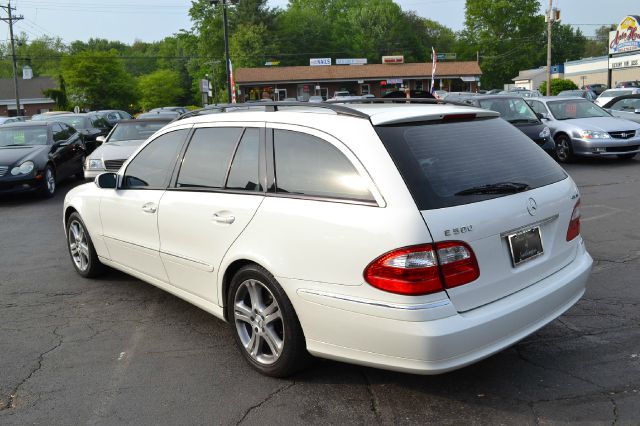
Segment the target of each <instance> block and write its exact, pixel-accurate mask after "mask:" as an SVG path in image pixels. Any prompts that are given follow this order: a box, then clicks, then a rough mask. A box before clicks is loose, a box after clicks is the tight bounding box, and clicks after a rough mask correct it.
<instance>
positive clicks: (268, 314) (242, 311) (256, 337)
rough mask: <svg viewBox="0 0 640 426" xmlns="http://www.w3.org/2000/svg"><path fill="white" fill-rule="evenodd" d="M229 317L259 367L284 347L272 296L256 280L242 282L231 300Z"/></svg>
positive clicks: (276, 305)
mask: <svg viewBox="0 0 640 426" xmlns="http://www.w3.org/2000/svg"><path fill="white" fill-rule="evenodd" d="M233 317H234V321H235V326H236V330H237V333H238V336H239V337H240V341H241V342H242V345H243V346H244V348H245V349H246V351H247V353H248V354H249V355H250V357H251V358H252V359H253V360H254V361H255V362H257V363H258V364H261V365H271V364H273V363H275V362H276V361H277V360H278V358H279V357H280V355H281V354H282V349H283V348H284V342H285V335H284V323H283V319H282V311H281V310H280V306H279V305H278V302H277V301H276V299H275V297H274V296H273V293H271V291H270V290H269V289H268V288H267V287H266V286H265V285H264V284H263V283H261V282H260V281H258V280H255V279H248V280H246V281H243V282H242V283H241V284H240V285H239V286H238V290H237V291H236V294H235V297H234V307H233Z"/></svg>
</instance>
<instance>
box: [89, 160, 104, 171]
mask: <svg viewBox="0 0 640 426" xmlns="http://www.w3.org/2000/svg"><path fill="white" fill-rule="evenodd" d="M103 169H104V164H103V163H102V160H101V159H99V158H98V159H97V160H96V159H91V158H89V159H88V160H87V170H103Z"/></svg>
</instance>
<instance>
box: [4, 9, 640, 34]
mask: <svg viewBox="0 0 640 426" xmlns="http://www.w3.org/2000/svg"><path fill="white" fill-rule="evenodd" d="M5 1H6V0H0V2H2V3H3V4H4V3H5ZM240 1H242V0H240ZM543 1H544V3H545V4H547V0H543ZM396 3H398V4H399V5H400V6H401V7H402V8H403V9H405V10H414V11H416V12H417V13H418V15H420V16H424V17H427V18H430V19H433V20H435V21H438V22H440V23H442V24H444V25H447V26H448V27H451V28H453V29H454V30H460V29H462V27H463V26H464V4H465V1H464V0H396ZM190 4H191V2H190V1H188V0H111V1H110V2H105V1H103V0H100V1H98V0H13V1H12V5H13V6H16V7H17V8H18V11H17V13H18V14H21V15H24V17H25V19H24V20H23V21H20V22H18V23H17V24H16V30H17V31H24V32H26V33H27V35H28V36H29V37H30V38H35V37H38V36H42V35H43V34H47V35H51V36H59V37H62V39H63V40H65V41H66V42H70V41H73V40H87V39H89V38H91V37H100V38H107V39H110V40H121V41H124V42H127V43H131V42H133V41H134V40H136V39H139V40H144V41H154V40H160V39H162V38H164V37H166V36H167V35H171V34H173V33H175V32H177V31H179V30H180V29H182V28H185V29H188V28H190V27H191V22H190V21H189V16H188V14H187V12H188V10H189V5H190ZM270 4H271V5H272V6H280V7H284V6H286V4H287V0H271V1H270ZM554 5H557V6H558V7H560V9H561V10H562V21H563V22H564V23H570V24H581V28H582V29H583V31H584V32H585V33H586V34H587V35H591V34H593V31H594V30H595V28H596V27H597V26H598V25H600V24H606V23H611V22H615V23H617V22H619V21H620V20H621V19H622V17H623V16H625V15H627V14H640V2H639V1H638V0H607V1H606V2H605V1H604V0H554ZM585 24H588V25H585ZM591 24H594V25H591ZM8 32H9V31H8V27H7V25H6V24H4V23H1V22H0V40H7V39H8V38H9V36H8Z"/></svg>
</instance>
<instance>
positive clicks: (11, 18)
mask: <svg viewBox="0 0 640 426" xmlns="http://www.w3.org/2000/svg"><path fill="white" fill-rule="evenodd" d="M0 8H2V9H4V10H6V11H7V15H9V17H8V18H0V21H4V22H7V23H8V24H9V34H10V37H11V56H12V57H13V84H14V85H15V89H16V116H18V117H19V116H20V115H21V114H20V89H18V66H17V64H16V46H15V40H14V39H13V23H14V22H15V21H20V20H22V19H24V17H23V16H22V15H20V16H12V15H11V11H12V10H16V8H15V7H11V1H9V2H8V3H7V5H6V6H0Z"/></svg>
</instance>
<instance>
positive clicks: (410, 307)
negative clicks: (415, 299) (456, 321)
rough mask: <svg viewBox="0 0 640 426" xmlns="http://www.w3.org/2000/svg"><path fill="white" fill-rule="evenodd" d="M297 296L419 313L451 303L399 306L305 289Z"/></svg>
mask: <svg viewBox="0 0 640 426" xmlns="http://www.w3.org/2000/svg"><path fill="white" fill-rule="evenodd" d="M298 294H309V295H313V296H321V297H327V298H330V299H337V300H344V301H346V302H354V303H361V304H363V305H369V306H378V307H381V308H390V309H399V310H404V311H419V310H423V309H433V308H440V307H442V306H447V305H450V304H451V301H450V300H449V299H442V300H436V301H434V302H428V303H418V304H414V305H403V304H400V303H392V302H381V301H378V300H369V299H360V298H357V297H353V296H346V295H343V294H335V293H325V292H323V291H317V290H305V289H300V290H298Z"/></svg>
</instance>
